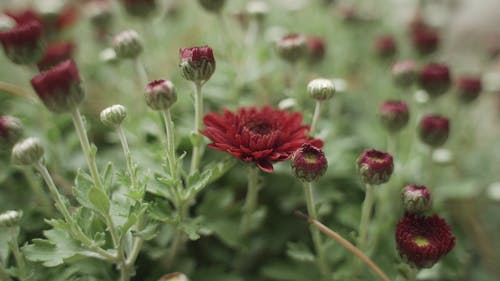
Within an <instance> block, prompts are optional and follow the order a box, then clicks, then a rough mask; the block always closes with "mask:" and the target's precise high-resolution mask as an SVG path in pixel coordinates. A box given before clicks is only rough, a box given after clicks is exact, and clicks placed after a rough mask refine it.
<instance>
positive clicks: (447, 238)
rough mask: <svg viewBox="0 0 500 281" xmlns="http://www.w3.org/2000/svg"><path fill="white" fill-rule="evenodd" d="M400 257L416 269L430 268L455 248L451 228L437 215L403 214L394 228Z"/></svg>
mask: <svg viewBox="0 0 500 281" xmlns="http://www.w3.org/2000/svg"><path fill="white" fill-rule="evenodd" d="M396 244H397V248H398V252H399V254H400V256H401V257H402V258H403V259H404V260H405V261H406V262H407V263H408V264H410V265H412V266H414V267H417V268H430V267H432V266H433V265H434V264H435V263H436V262H437V261H439V259H441V257H443V256H444V255H446V254H447V253H448V252H450V251H451V250H452V249H453V247H455V237H453V235H452V234H451V228H450V226H449V225H447V224H446V222H445V221H444V220H443V219H441V218H440V217H438V216H437V215H434V216H431V217H425V216H418V215H412V214H405V215H404V217H403V218H402V219H401V220H400V221H399V223H398V225H397V227H396Z"/></svg>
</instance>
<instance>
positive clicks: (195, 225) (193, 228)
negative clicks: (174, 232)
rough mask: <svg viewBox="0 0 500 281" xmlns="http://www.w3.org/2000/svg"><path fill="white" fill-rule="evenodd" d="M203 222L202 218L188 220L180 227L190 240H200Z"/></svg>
mask: <svg viewBox="0 0 500 281" xmlns="http://www.w3.org/2000/svg"><path fill="white" fill-rule="evenodd" d="M201 221H202V219H201V218H200V217H198V218H195V219H191V220H186V221H183V222H182V223H181V224H180V225H179V228H180V229H182V231H184V233H186V234H187V236H188V237H189V239H191V240H198V239H200V234H199V232H200V229H201V227H202V225H201Z"/></svg>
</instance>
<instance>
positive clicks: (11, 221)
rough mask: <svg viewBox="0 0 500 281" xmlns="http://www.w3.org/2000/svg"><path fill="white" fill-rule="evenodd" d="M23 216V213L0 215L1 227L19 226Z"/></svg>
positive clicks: (13, 212) (11, 212)
mask: <svg viewBox="0 0 500 281" xmlns="http://www.w3.org/2000/svg"><path fill="white" fill-rule="evenodd" d="M22 216H23V212H21V211H13V210H10V211H7V212H5V213H2V214H0V227H13V226H17V225H19V221H20V220H21V217H22Z"/></svg>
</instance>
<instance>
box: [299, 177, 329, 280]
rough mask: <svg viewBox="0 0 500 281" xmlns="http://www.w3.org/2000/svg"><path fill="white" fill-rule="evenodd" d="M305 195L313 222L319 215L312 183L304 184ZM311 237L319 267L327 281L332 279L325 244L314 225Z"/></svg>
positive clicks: (311, 227)
mask: <svg viewBox="0 0 500 281" xmlns="http://www.w3.org/2000/svg"><path fill="white" fill-rule="evenodd" d="M304 195H305V197H306V205H307V213H308V215H309V217H310V218H311V219H313V220H317V219H318V214H317V212H316V207H315V202H314V195H313V185H312V183H311V182H307V183H304ZM309 229H310V231H311V237H312V240H313V244H314V248H315V250H316V254H317V255H318V267H319V269H320V270H321V273H322V275H323V277H324V278H325V280H330V279H331V272H330V269H329V267H328V264H327V263H326V260H325V254H324V251H323V243H322V242H321V236H320V235H319V230H318V229H317V228H316V227H314V226H313V225H311V226H310V228H309Z"/></svg>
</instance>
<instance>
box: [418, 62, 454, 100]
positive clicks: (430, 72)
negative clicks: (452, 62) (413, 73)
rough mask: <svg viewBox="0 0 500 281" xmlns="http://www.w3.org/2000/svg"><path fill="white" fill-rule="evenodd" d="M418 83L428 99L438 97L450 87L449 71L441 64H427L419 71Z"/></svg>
mask: <svg viewBox="0 0 500 281" xmlns="http://www.w3.org/2000/svg"><path fill="white" fill-rule="evenodd" d="M419 82H420V86H421V87H422V89H424V90H425V91H426V92H427V93H428V94H429V96H430V97H432V98H436V97H439V96H441V95H443V94H444V93H446V92H447V91H448V89H449V88H450V86H451V76H450V70H449V69H448V67H447V66H446V65H443V64H437V63H431V64H428V65H426V66H425V67H424V68H423V69H422V70H421V72H420V77H419Z"/></svg>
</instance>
